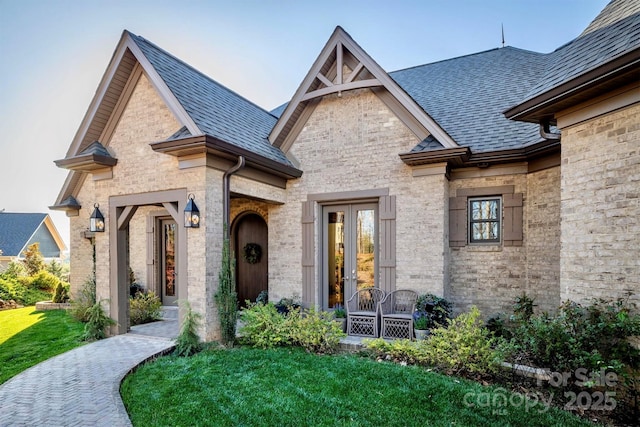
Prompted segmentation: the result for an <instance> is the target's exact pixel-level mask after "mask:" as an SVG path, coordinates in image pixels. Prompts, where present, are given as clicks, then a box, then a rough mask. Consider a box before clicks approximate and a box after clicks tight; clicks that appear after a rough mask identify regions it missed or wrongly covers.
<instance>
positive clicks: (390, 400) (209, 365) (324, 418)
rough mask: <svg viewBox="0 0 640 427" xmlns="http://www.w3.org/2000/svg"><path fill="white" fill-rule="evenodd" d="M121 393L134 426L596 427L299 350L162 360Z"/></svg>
mask: <svg viewBox="0 0 640 427" xmlns="http://www.w3.org/2000/svg"><path fill="white" fill-rule="evenodd" d="M487 393H489V394H487ZM121 394H122V396H123V400H124V402H125V406H126V407H127V410H128V412H129V415H130V417H131V420H132V422H133V425H134V426H149V425H153V426H194V425H201V426H203V425H215V426H275V425H277V426H415V425H436V426H476V425H482V426H509V425H511V426H560V425H561V426H583V425H590V424H588V423H587V422H585V421H583V420H581V419H579V418H577V417H575V416H573V415H571V414H569V413H567V412H564V411H560V410H557V409H553V408H552V409H547V408H546V407H544V406H541V405H537V406H533V407H532V406H531V403H529V404H527V403H525V402H526V401H525V400H523V398H522V396H520V397H518V395H512V394H509V393H507V392H506V391H504V390H503V389H497V388H486V387H482V386H481V385H479V384H477V383H473V382H469V381H465V380H458V379H454V378H450V377H447V376H443V375H439V374H434V373H431V372H428V371H426V370H425V369H424V368H420V367H415V366H399V365H396V364H391V363H378V362H376V361H373V360H371V359H366V358H362V357H358V356H353V355H338V356H316V355H313V354H307V353H305V352H304V351H302V350H299V349H276V350H257V349H248V348H238V349H232V350H210V351H206V352H203V353H200V354H198V355H196V356H194V357H191V358H177V357H173V356H169V357H163V358H160V359H158V360H156V361H154V362H153V363H148V364H146V365H143V366H141V367H140V368H139V369H138V370H136V371H135V372H134V373H133V374H132V375H129V376H128V377H127V378H125V380H124V382H123V384H122V387H121ZM487 397H488V400H487ZM501 398H504V400H501ZM503 401H506V402H507V404H506V405H504V406H502V405H501V402H503ZM486 402H491V403H489V404H485V403H486Z"/></svg>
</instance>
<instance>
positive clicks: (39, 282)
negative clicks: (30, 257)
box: [29, 270, 61, 292]
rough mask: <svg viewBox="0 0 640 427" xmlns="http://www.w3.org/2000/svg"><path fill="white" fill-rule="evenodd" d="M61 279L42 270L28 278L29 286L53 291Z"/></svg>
mask: <svg viewBox="0 0 640 427" xmlns="http://www.w3.org/2000/svg"><path fill="white" fill-rule="evenodd" d="M60 282H61V280H60V279H59V278H58V277H56V276H55V275H54V274H51V273H49V272H48V271H45V270H42V271H40V272H38V273H36V274H35V275H33V276H31V277H30V278H29V286H30V287H32V288H34V289H40V290H42V291H49V292H53V291H55V289H56V287H57V286H58V283H60Z"/></svg>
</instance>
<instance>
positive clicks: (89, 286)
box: [71, 275, 96, 322]
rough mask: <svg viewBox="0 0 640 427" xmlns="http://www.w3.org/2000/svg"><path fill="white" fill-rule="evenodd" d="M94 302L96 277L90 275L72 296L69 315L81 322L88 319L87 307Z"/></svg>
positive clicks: (91, 305)
mask: <svg viewBox="0 0 640 427" xmlns="http://www.w3.org/2000/svg"><path fill="white" fill-rule="evenodd" d="M95 303H96V277H95V275H91V276H89V277H88V278H87V280H85V282H84V284H83V285H82V288H80V290H79V291H78V292H77V293H76V294H75V295H74V296H73V300H72V302H71V315H72V316H73V317H75V318H76V319H78V320H79V321H81V322H87V321H89V309H90V308H91V307H93V305H94V304H95Z"/></svg>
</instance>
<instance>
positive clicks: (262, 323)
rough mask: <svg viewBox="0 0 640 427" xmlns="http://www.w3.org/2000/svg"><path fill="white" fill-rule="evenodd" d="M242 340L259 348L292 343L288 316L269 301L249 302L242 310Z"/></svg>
mask: <svg viewBox="0 0 640 427" xmlns="http://www.w3.org/2000/svg"><path fill="white" fill-rule="evenodd" d="M240 319H241V320H242V323H243V326H242V328H241V330H240V334H241V335H242V340H243V341H244V342H245V343H247V344H249V345H251V346H253V347H258V348H273V347H277V346H281V345H288V344H290V343H291V337H290V335H289V333H288V331H287V328H288V325H287V318H286V317H285V316H283V315H281V314H280V313H278V310H277V309H276V306H275V305H274V304H273V303H271V302H269V303H267V304H261V303H256V304H249V306H248V307H247V308H244V309H243V310H242V311H241V312H240Z"/></svg>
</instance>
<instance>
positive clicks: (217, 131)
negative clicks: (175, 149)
mask: <svg viewBox="0 0 640 427" xmlns="http://www.w3.org/2000/svg"><path fill="white" fill-rule="evenodd" d="M129 34H130V36H131V38H132V39H133V40H134V42H135V43H136V44H137V45H138V47H139V48H140V50H142V52H143V53H144V55H145V56H146V58H147V59H148V60H149V62H150V63H151V65H153V67H154V69H155V70H156V71H157V73H158V74H159V75H160V77H161V78H162V79H163V80H164V82H165V83H166V85H167V86H168V87H169V89H170V90H171V92H172V93H173V94H174V96H175V97H176V98H177V99H178V101H179V102H180V104H182V106H183V108H184V109H185V111H186V112H187V113H188V114H189V116H190V117H191V118H192V120H193V121H194V122H195V124H196V126H198V128H199V129H200V130H201V131H202V132H203V133H204V134H207V135H210V136H212V137H214V138H217V139H220V140H222V141H225V142H228V143H230V144H232V145H235V146H237V147H239V148H243V149H246V150H249V151H252V152H254V153H256V154H259V155H261V156H264V157H266V158H268V159H271V160H275V161H277V162H280V163H282V164H285V165H288V166H291V163H290V162H289V160H288V159H287V158H286V157H285V155H284V153H282V151H280V150H279V149H278V148H276V147H274V146H272V145H271V144H270V143H269V141H268V140H267V136H268V135H269V132H270V131H271V129H272V128H273V126H274V125H275V123H276V120H277V119H276V117H274V116H273V115H271V114H270V113H269V112H267V111H265V110H263V109H262V108H260V107H258V106H257V105H255V104H253V103H252V102H250V101H248V100H247V99H245V98H243V97H241V96H240V95H238V94H237V93H235V92H233V91H231V90H230V89H228V88H226V87H224V86H222V85H221V84H219V83H218V82H216V81H214V80H212V79H210V78H209V77H207V76H205V75H204V74H202V73H201V72H199V71H197V70H196V69H194V68H192V67H191V66H189V65H187V64H185V63H184V62H182V61H180V60H179V59H177V58H175V57H174V56H172V55H170V54H169V53H167V52H165V51H164V50H162V49H160V48H159V47H157V46H156V45H154V44H153V43H151V42H149V41H147V40H145V39H144V38H142V37H140V36H136V35H134V34H131V33H129ZM180 136H185V135H184V132H181V133H180Z"/></svg>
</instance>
